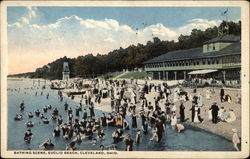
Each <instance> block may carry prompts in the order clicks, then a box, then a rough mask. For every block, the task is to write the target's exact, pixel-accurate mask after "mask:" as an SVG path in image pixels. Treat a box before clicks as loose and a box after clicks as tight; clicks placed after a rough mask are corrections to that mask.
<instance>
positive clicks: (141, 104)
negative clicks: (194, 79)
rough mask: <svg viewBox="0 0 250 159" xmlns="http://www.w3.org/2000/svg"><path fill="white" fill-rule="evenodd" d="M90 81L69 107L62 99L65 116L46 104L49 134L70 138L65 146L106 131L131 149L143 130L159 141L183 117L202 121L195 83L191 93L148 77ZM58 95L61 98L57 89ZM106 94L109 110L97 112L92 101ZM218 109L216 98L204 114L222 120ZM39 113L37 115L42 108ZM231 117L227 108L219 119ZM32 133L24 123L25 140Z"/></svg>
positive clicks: (101, 137)
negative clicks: (49, 113) (51, 122)
mask: <svg viewBox="0 0 250 159" xmlns="http://www.w3.org/2000/svg"><path fill="white" fill-rule="evenodd" d="M91 86H92V87H90V88H88V89H87V90H86V93H85V94H84V95H82V96H81V100H80V102H79V104H78V105H77V106H75V107H74V108H73V109H72V107H70V106H69V104H68V103H67V102H65V103H64V105H63V106H64V111H65V112H67V113H66V114H67V118H64V117H62V115H60V112H59V111H58V109H57V108H53V109H52V108H50V109H51V110H53V113H52V116H51V120H55V121H56V122H57V124H56V127H55V129H54V130H53V132H52V133H53V136H54V137H62V138H63V139H64V140H70V143H69V144H68V145H67V146H66V150H75V149H77V147H76V146H77V144H80V143H81V142H82V141H83V140H91V144H92V145H95V144H96V143H97V142H99V141H102V140H105V138H106V137H111V138H112V139H113V140H112V141H113V142H112V143H110V144H114V145H116V144H117V143H119V142H124V145H125V148H124V150H126V151H132V150H133V145H134V144H140V143H141V141H142V140H143V139H144V136H147V135H150V138H149V140H150V141H155V142H161V141H162V139H163V137H164V133H165V132H166V128H167V125H169V126H170V127H171V128H172V129H173V130H177V131H178V132H181V131H183V130H184V129H185V127H184V125H185V124H183V123H185V122H186V121H188V120H190V121H192V122H193V123H202V122H203V121H204V119H203V118H202V117H201V114H202V113H201V112H202V109H203V106H204V103H203V99H202V98H203V96H202V94H201V93H200V92H197V90H196V89H194V90H193V95H191V93H190V94H189V93H187V92H186V91H185V90H184V88H181V87H180V86H173V87H174V88H173V87H170V86H168V84H167V83H161V84H153V83H150V82H147V81H146V82H145V83H144V84H141V85H139V84H138V83H137V81H136V80H131V81H130V82H128V81H125V80H117V81H113V80H100V79H94V80H93V81H92V84H91ZM58 95H59V98H60V99H62V93H61V91H60V92H59V93H58ZM220 96H221V102H225V101H228V99H231V97H229V96H227V100H225V92H224V89H223V90H221V92H220ZM206 97H207V98H209V99H210V98H211V91H210V90H209V91H207V96H206ZM105 99H110V110H111V112H108V113H102V114H101V115H98V116H97V115H96V112H95V105H96V104H101V103H102V100H105ZM190 100H191V101H192V105H191V108H190V109H186V107H187V105H186V102H187V101H190ZM61 101H62V100H61ZM228 102H229V101H228ZM178 104H179V105H178ZM177 105H178V108H177ZM185 105H186V106H185ZM46 109H48V108H46ZM50 109H49V110H50ZM20 110H21V111H23V110H24V102H22V103H21V104H20ZM177 110H178V111H177ZM187 110H189V111H191V119H188V118H187V117H186V113H187V112H186V111H187ZM220 110H221V109H220V108H219V106H218V105H217V103H216V102H214V103H213V104H212V105H211V107H210V109H209V119H210V118H211V121H212V123H214V124H216V123H217V122H218V121H219V120H220V121H223V120H222V119H223V117H222V116H223V115H222V114H223V113H224V111H223V112H222V111H221V112H220ZM43 111H44V110H43ZM47 111H48V110H46V112H47ZM230 111H231V110H230ZM38 117H41V114H40V115H38ZM233 118H235V115H234V117H233V114H232V113H231V121H230V119H228V118H225V119H224V121H230V122H232V121H234V120H235V119H234V120H233ZM130 121H131V122H130ZM111 127H112V128H115V131H114V132H113V133H112V134H111V136H109V135H110V134H105V130H107V129H109V128H111ZM131 129H132V131H136V133H135V136H133V135H131V134H129V130H131ZM32 136H33V133H32V132H31V130H30V129H28V130H27V132H25V137H24V140H25V141H28V142H30V141H31V140H30V139H31V137H32ZM48 145H49V146H48ZM53 146H54V144H53V143H52V142H51V139H47V140H46V141H45V142H43V143H42V144H41V145H40V148H43V149H47V148H48V147H53ZM115 147H116V146H110V147H108V148H107V147H105V146H104V145H100V150H104V149H105V148H106V149H115Z"/></svg>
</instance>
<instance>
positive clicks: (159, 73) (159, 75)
mask: <svg viewBox="0 0 250 159" xmlns="http://www.w3.org/2000/svg"><path fill="white" fill-rule="evenodd" d="M158 80H161V72H160V71H159V72H158Z"/></svg>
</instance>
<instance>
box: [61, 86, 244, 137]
mask: <svg viewBox="0 0 250 159" xmlns="http://www.w3.org/2000/svg"><path fill="white" fill-rule="evenodd" d="M159 82H165V81H159ZM183 89H184V90H185V91H187V92H188V94H189V95H190V94H192V93H190V92H191V90H192V88H187V87H183ZM206 89H214V90H215V91H216V93H215V94H218V92H219V89H220V88H217V87H206V88H204V89H202V88H197V91H201V92H202V91H203V92H204V90H206ZM171 91H172V92H173V88H172V89H171ZM225 91H226V92H227V93H230V95H232V94H233V95H232V98H233V100H232V103H227V102H223V103H220V102H219V101H218V100H219V95H217V96H213V95H212V97H211V99H213V100H210V101H206V99H205V95H204V94H202V95H203V99H204V101H205V102H204V101H203V103H204V104H205V106H203V107H202V108H201V117H202V118H203V119H204V121H203V122H202V123H192V122H191V121H190V119H189V118H190V117H191V114H190V113H191V112H190V111H189V109H190V108H191V104H190V103H191V102H190V101H186V102H185V103H184V105H185V107H186V109H185V116H186V119H187V121H185V122H184V123H183V124H184V125H188V127H190V126H191V127H195V128H199V129H202V130H203V131H206V132H209V133H213V134H215V135H218V136H221V137H223V138H225V139H227V140H229V141H231V140H232V135H233V132H232V129H233V128H236V129H237V130H238V134H239V136H240V137H241V136H242V135H241V114H240V113H239V112H241V104H235V103H234V102H235V94H237V93H238V92H240V91H241V89H231V88H229V89H226V88H225ZM151 93H152V94H153V93H156V92H151ZM63 94H64V96H65V97H67V98H69V99H70V100H72V99H71V98H70V97H68V96H67V95H66V94H65V93H63ZM171 95H172V96H173V94H171ZM149 96H150V95H149ZM150 98H151V99H152V97H149V99H150ZM170 98H171V96H170ZM147 99H148V97H147ZM80 100H81V97H80V96H75V98H74V99H73V101H75V102H78V103H79V102H80ZM213 101H217V103H218V106H219V107H221V106H224V108H225V109H227V110H228V109H229V108H232V105H233V109H234V111H235V114H236V121H234V122H232V123H226V122H218V123H217V124H212V122H211V121H208V120H207V116H206V114H207V109H208V107H209V106H211V104H212V102H213ZM94 104H95V109H97V110H100V111H104V112H111V111H112V110H111V108H110V106H109V105H110V99H109V98H106V99H102V100H101V103H100V104H97V103H95V102H94ZM139 104H140V102H139V103H137V104H136V105H139ZM175 105H176V107H177V111H176V114H177V117H178V115H179V101H177V102H175ZM228 105H229V106H228ZM235 105H237V106H235ZM238 105H239V106H238ZM138 107H139V106H138ZM160 107H161V108H163V109H164V103H162V102H160ZM204 109H205V110H204ZM237 112H238V113H237ZM221 128H223V129H221Z"/></svg>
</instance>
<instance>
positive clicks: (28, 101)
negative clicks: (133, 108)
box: [8, 79, 234, 151]
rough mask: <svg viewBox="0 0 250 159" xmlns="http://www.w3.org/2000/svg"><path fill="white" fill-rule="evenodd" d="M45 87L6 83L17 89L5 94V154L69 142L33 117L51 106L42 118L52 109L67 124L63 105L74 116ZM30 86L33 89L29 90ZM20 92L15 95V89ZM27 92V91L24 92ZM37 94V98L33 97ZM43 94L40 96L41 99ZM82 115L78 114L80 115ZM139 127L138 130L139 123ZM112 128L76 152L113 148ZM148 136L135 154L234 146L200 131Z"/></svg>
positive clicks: (59, 146)
mask: <svg viewBox="0 0 250 159" xmlns="http://www.w3.org/2000/svg"><path fill="white" fill-rule="evenodd" d="M44 84H45V82H44V81H42V82H40V86H39V85H38V81H36V82H35V83H33V80H10V79H9V80H8V88H9V89H17V91H8V150H39V145H40V144H41V143H42V142H43V141H44V140H45V139H47V138H51V139H52V142H53V143H54V144H55V147H54V149H55V150H65V147H66V144H68V143H69V142H70V141H68V140H65V139H63V138H62V137H59V138H54V137H53V135H52V132H53V129H54V128H55V126H56V122H55V121H53V120H52V121H50V123H49V124H43V123H42V121H41V119H40V118H39V117H36V116H35V114H34V111H35V110H37V109H39V110H40V111H41V112H42V108H43V107H44V106H45V105H49V104H51V105H52V110H48V112H47V113H43V114H44V116H45V117H48V118H50V117H51V114H52V111H53V109H54V108H55V107H57V109H58V110H59V114H61V115H62V116H63V118H64V121H65V122H66V115H67V114H66V113H67V112H65V111H64V106H63V105H64V102H67V103H68V104H69V106H70V107H72V109H73V114H75V112H74V111H75V110H74V108H75V107H76V105H77V104H78V103H76V102H74V101H71V100H70V99H68V98H64V99H63V102H61V101H60V99H59V98H58V95H57V91H56V90H51V89H50V88H49V87H48V84H49V82H47V83H46V89H41V87H42V86H43V85H44ZM32 86H33V88H34V89H31V87H32ZM19 88H20V91H19V92H18V89H19ZM27 88H28V89H27ZM36 92H37V94H38V95H37V96H35V93H36ZM41 92H43V95H41ZM47 93H49V94H50V95H49V99H46V94H47ZM22 100H24V103H25V111H23V112H20V111H19V104H20V102H21V101H22ZM30 111H31V112H32V113H33V114H34V117H33V118H31V119H30V118H28V115H27V113H28V112H30ZM95 113H96V116H99V115H100V113H102V112H101V111H98V110H96V111H95ZM16 114H22V115H23V116H24V120H22V121H14V116H15V115H16ZM80 115H81V114H80ZM126 119H127V120H128V122H129V123H131V119H130V117H126ZM28 120H31V121H33V122H34V127H32V128H30V129H31V131H32V133H33V139H32V141H31V143H30V144H27V143H26V142H24V140H23V137H24V133H25V131H26V130H27V127H26V125H24V123H25V122H26V121H28ZM138 123H139V125H138V126H139V127H140V121H139V122H138ZM114 130H115V128H105V129H104V132H105V134H106V137H105V139H104V140H103V141H99V140H98V142H97V144H96V145H95V146H92V145H91V141H90V140H87V139H85V140H83V141H82V143H81V144H80V145H77V149H78V150H98V149H99V146H100V145H101V144H102V145H104V146H105V147H108V146H110V145H111V144H112V141H113V140H112V137H111V134H112V133H113V131H114ZM125 133H130V134H131V135H132V137H133V139H134V138H135V134H136V130H129V131H125ZM150 137H151V134H149V135H142V137H141V143H140V144H139V145H136V144H134V146H133V149H134V150H138V151H145V150H148V151H150V150H152V151H162V150H172V151H173V150H186V151H234V148H233V145H232V143H231V142H230V141H228V140H226V139H224V138H222V137H220V136H217V135H215V134H211V133H209V132H205V131H200V130H196V129H186V130H185V131H184V132H182V133H178V132H177V131H173V130H171V129H170V127H167V130H166V131H165V133H164V135H163V139H162V141H161V142H160V143H156V142H154V141H149V138H150ZM124 147H125V145H124V143H123V142H120V143H118V144H117V149H118V150H124Z"/></svg>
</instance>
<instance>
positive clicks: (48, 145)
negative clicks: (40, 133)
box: [39, 139, 54, 150]
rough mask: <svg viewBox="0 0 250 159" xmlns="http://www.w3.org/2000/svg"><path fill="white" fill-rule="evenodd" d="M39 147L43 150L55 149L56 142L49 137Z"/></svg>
mask: <svg viewBox="0 0 250 159" xmlns="http://www.w3.org/2000/svg"><path fill="white" fill-rule="evenodd" d="M39 147H40V148H41V149H43V150H47V149H53V148H54V144H53V143H52V142H51V139H47V140H45V141H44V142H43V143H42V144H41V145H40V146H39Z"/></svg>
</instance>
